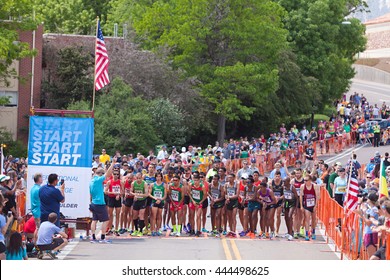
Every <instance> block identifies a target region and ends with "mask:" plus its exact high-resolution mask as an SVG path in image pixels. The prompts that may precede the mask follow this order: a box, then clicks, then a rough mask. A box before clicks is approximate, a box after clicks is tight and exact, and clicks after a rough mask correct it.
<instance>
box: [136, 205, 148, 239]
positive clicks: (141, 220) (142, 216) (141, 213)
mask: <svg viewBox="0 0 390 280" xmlns="http://www.w3.org/2000/svg"><path fill="white" fill-rule="evenodd" d="M145 209H146V208H143V209H141V210H139V222H138V223H139V233H138V235H137V236H142V235H143V231H144V228H145V226H146V225H145V221H146V220H145V218H147V217H146V214H145V211H146V210H145Z"/></svg>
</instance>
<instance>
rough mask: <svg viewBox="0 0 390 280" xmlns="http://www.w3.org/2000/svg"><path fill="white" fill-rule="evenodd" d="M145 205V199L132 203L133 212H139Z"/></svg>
mask: <svg viewBox="0 0 390 280" xmlns="http://www.w3.org/2000/svg"><path fill="white" fill-rule="evenodd" d="M146 203H147V201H146V199H144V200H136V201H134V203H133V210H135V211H139V210H141V209H145V208H146Z"/></svg>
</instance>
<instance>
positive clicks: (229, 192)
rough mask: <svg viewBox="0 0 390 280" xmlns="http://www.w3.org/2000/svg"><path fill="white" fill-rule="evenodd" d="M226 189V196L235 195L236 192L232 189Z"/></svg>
mask: <svg viewBox="0 0 390 280" xmlns="http://www.w3.org/2000/svg"><path fill="white" fill-rule="evenodd" d="M227 191H228V197H232V196H235V195H236V192H235V191H234V190H229V189H228V190H227Z"/></svg>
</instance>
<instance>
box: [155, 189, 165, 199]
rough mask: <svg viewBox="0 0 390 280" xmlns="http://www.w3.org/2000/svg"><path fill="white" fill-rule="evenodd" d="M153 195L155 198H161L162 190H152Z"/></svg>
mask: <svg viewBox="0 0 390 280" xmlns="http://www.w3.org/2000/svg"><path fill="white" fill-rule="evenodd" d="M154 197H156V198H159V199H161V198H163V192H162V191H154Z"/></svg>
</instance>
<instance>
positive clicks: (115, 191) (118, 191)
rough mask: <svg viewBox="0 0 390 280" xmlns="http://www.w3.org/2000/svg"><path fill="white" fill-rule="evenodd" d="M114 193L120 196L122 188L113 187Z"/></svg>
mask: <svg viewBox="0 0 390 280" xmlns="http://www.w3.org/2000/svg"><path fill="white" fill-rule="evenodd" d="M112 192H113V193H116V194H120V193H121V186H118V185H115V186H112Z"/></svg>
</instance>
